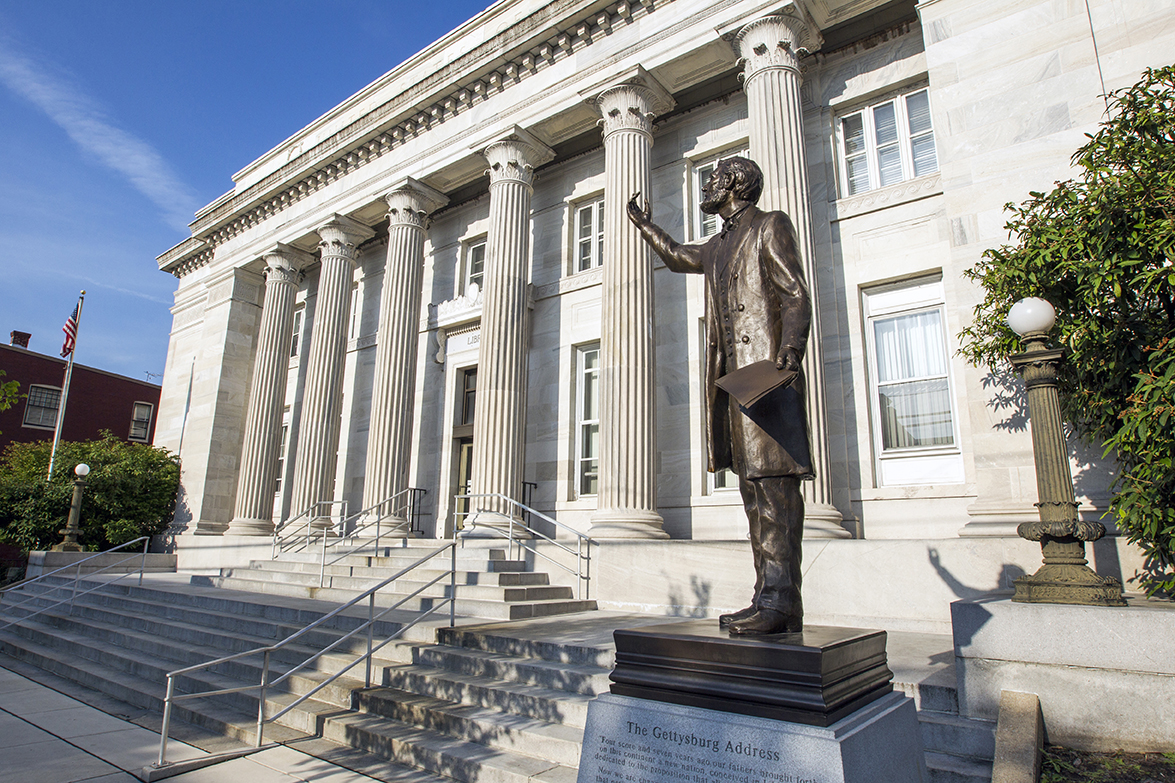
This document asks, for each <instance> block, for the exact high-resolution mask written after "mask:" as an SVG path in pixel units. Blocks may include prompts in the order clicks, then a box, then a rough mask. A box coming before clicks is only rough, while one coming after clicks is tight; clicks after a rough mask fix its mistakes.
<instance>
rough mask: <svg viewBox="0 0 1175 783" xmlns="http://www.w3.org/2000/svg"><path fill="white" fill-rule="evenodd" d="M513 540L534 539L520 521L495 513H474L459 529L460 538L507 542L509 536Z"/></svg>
mask: <svg viewBox="0 0 1175 783" xmlns="http://www.w3.org/2000/svg"><path fill="white" fill-rule="evenodd" d="M511 528H513V537H514V539H515V540H521V541H525V540H529V539H531V538H534V536H533V535H532V534H531V532H530V530H528V529H527V528H526V526H525V525H524V524H523V523H522V521H521V520H518V519H512V518H511V517H508V516H506V515H505V514H500V513H498V512H497V511H475V512H474V513H472V514H470V515H469V516H468V517H466V520H465V526H464V527H462V528H461V531H460V533H461V537H462V538H488V539H493V540H496V541H507V540H509V539H510V536H511Z"/></svg>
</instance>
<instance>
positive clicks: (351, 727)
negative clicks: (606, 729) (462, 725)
mask: <svg viewBox="0 0 1175 783" xmlns="http://www.w3.org/2000/svg"><path fill="white" fill-rule="evenodd" d="M323 736H324V737H325V738H326V739H331V740H334V741H336V742H345V743H347V744H349V745H352V746H353V747H356V748H359V749H361V750H364V751H367V752H369V753H376V754H378V755H381V756H383V757H385V758H388V759H391V760H393V761H396V762H399V763H401V764H411V765H413V766H417V767H420V768H422V769H426V770H428V771H430V772H434V773H437V774H441V775H445V776H447V777H450V778H452V779H454V780H457V781H463V782H464V783H474V782H476V783H533V781H535V780H541V781H543V783H575V781H576V776H577V770H576V769H575V768H574V767H570V766H566V765H562V764H557V763H555V762H553V761H549V760H547V759H543V758H538V757H535V756H528V755H524V754H521V753H513V752H509V751H505V750H503V749H501V748H496V747H490V746H487V745H481V744H478V743H474V742H455V741H454V739H453V738H452V737H449V736H447V735H444V734H438V733H436V732H432V731H428V730H425V729H419V728H416V727H414V726H408V725H405V724H402V723H396V722H393V721H389V720H387V719H385V718H381V717H379V716H376V715H371V714H365V713H352V714H350V715H344V716H341V717H338V718H331V719H329V720H327V721H326V724H325V726H324V727H323Z"/></svg>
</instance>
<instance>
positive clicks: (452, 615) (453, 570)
mask: <svg viewBox="0 0 1175 783" xmlns="http://www.w3.org/2000/svg"><path fill="white" fill-rule="evenodd" d="M449 546H451V547H452V549H451V550H450V555H449V627H450V628H452V627H453V626H454V625H456V624H457V540H456V539H453V543H452V544H450V545H449Z"/></svg>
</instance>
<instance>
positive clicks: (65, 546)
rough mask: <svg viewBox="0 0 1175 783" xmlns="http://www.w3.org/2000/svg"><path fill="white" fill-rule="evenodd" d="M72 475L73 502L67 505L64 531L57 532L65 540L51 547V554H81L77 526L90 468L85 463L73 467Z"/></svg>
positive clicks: (80, 516) (80, 517) (79, 520)
mask: <svg viewBox="0 0 1175 783" xmlns="http://www.w3.org/2000/svg"><path fill="white" fill-rule="evenodd" d="M73 472H74V474H75V475H76V476H77V478H76V479H74V482H73V501H72V502H71V503H70V504H69V520H68V521H67V522H66V523H65V530H59V531H57V532H59V533H62V534H63V535H64V536H65V538H64V539H62V541H61V543H60V544H58V545H57V546H55V547H53V548H52V549H51V550H49V551H51V552H81V551H82V547H81V544H79V543H78V524H79V523H80V522H81V519H82V491H83V490H84V489H85V487H86V476H88V475H90V466H89V465H87V464H86V463H84V462H83V463H81V464H79V465H77V466H75V467H74V469H73Z"/></svg>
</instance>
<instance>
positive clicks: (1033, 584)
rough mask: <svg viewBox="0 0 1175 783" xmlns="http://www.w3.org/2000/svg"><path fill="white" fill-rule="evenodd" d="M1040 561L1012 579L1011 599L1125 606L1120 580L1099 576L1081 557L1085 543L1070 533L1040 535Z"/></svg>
mask: <svg viewBox="0 0 1175 783" xmlns="http://www.w3.org/2000/svg"><path fill="white" fill-rule="evenodd" d="M1041 550H1042V552H1043V553H1044V565H1043V566H1041V567H1040V570H1038V571H1037V572H1036V573H1035V574H1032V575H1031V576H1022V577H1020V578H1019V579H1017V580H1016V582H1015V584H1016V593H1015V595H1013V596H1012V600H1013V601H1015V602H1017V603H1024V604H1081V605H1084V606H1125V605H1126V599H1125V598H1123V597H1122V583H1121V582H1119V581H1118V580H1117V579H1115V578H1114V577H1112V576H1099V575H1098V574H1097V573H1096V572H1095V571H1094V570H1093V569H1092V568H1090V567H1089V566H1088V565H1087V564H1086V561H1085V543H1084V542H1083V541H1081V540H1080V539H1078V538H1076V537H1074V536H1065V537H1063V538H1050V537H1045V538H1043V539H1041Z"/></svg>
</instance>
